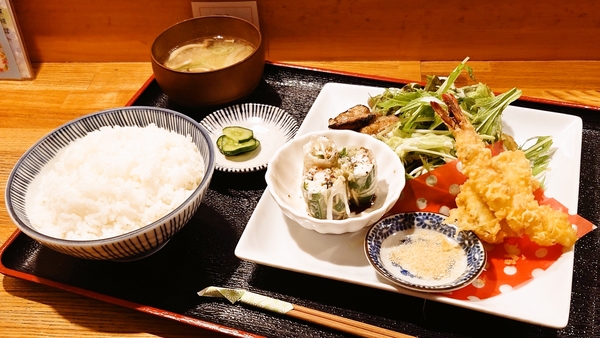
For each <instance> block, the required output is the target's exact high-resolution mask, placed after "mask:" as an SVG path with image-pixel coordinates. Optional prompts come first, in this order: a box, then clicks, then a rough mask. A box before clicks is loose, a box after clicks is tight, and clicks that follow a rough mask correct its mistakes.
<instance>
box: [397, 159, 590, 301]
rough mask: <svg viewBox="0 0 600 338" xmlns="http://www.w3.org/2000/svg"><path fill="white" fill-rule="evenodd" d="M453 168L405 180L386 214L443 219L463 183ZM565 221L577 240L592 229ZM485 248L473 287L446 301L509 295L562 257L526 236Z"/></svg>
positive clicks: (578, 220)
mask: <svg viewBox="0 0 600 338" xmlns="http://www.w3.org/2000/svg"><path fill="white" fill-rule="evenodd" d="M457 164H458V161H454V162H451V163H448V164H446V165H444V166H442V167H440V168H437V169H435V170H433V171H431V172H429V173H428V174H425V175H421V176H419V177H417V178H416V179H412V180H407V181H406V187H405V188H404V190H403V192H402V196H401V197H400V199H399V200H398V202H397V203H396V205H394V207H393V208H392V209H391V210H390V212H389V213H388V214H396V213H401V212H411V211H429V212H436V213H441V214H446V215H447V214H448V210H450V209H452V208H455V207H456V203H455V201H454V199H455V197H456V194H457V193H458V191H459V187H460V185H461V184H462V183H463V182H464V181H465V176H464V175H463V174H462V173H461V172H460V171H459V170H458V169H457ZM535 196H536V199H537V200H538V202H539V203H540V204H548V205H550V206H551V207H553V208H554V209H557V210H563V211H567V208H566V207H564V206H563V205H562V204H561V203H560V202H558V201H557V200H555V199H553V198H548V197H546V196H545V195H544V193H543V191H541V189H538V191H536V193H535ZM569 220H570V221H571V222H572V223H573V224H575V225H576V226H577V236H578V238H581V237H582V236H583V235H585V234H587V233H588V232H590V231H592V230H594V229H595V226H594V225H593V224H592V223H590V222H589V221H587V220H586V219H584V218H582V217H580V216H579V215H569ZM485 246H486V251H487V255H488V257H487V258H488V259H487V264H486V267H485V270H484V271H483V272H482V273H481V275H480V276H479V278H477V279H476V280H475V281H474V282H473V283H471V284H469V285H467V286H466V287H464V288H462V289H459V290H456V291H453V292H452V293H448V294H446V295H447V296H448V297H450V298H455V299H462V300H476V299H485V298H490V297H493V296H496V295H498V294H500V293H502V292H507V291H510V290H511V289H514V288H516V287H518V286H520V285H522V284H523V283H526V282H527V281H529V280H531V279H533V278H534V277H535V276H536V275H537V274H539V273H541V272H543V271H544V270H546V269H547V268H548V267H550V266H551V265H552V264H553V263H554V262H556V261H557V260H558V258H559V257H560V256H561V255H562V254H563V247H562V246H561V245H554V246H550V247H542V246H539V245H537V244H535V243H533V242H531V241H530V240H529V238H527V236H523V237H521V238H509V239H505V240H504V242H503V243H502V244H495V245H494V244H487V243H486V244H485ZM567 250H570V249H567Z"/></svg>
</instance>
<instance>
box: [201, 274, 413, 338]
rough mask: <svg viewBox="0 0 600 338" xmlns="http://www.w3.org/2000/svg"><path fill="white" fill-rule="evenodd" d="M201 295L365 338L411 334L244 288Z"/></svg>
mask: <svg viewBox="0 0 600 338" xmlns="http://www.w3.org/2000/svg"><path fill="white" fill-rule="evenodd" d="M198 295H199V296H201V297H217V298H225V299H227V300H228V301H229V302H231V304H235V303H237V302H240V303H243V304H247V305H251V306H254V307H258V308H261V309H263V310H267V311H271V312H275V313H279V314H283V315H286V316H290V317H293V318H297V319H301V320H304V321H306V322H309V323H314V324H318V325H321V326H325V327H329V328H332V329H335V330H338V331H341V332H345V333H350V334H353V335H356V336H361V337H367V338H384V337H398V338H414V337H413V336H409V335H406V334H403V333H399V332H396V331H392V330H388V329H384V328H381V327H378V326H374V325H370V324H367V323H362V322H359V321H356V320H352V319H348V318H344V317H340V316H336V315H333V314H331V313H327V312H322V311H318V310H315V309H311V308H307V307H304V306H300V305H296V304H292V303H290V302H285V301H282V300H279V299H275V298H272V297H268V296H264V295H260V294H257V293H254V292H250V291H246V290H244V289H231V288H224V287H217V286H209V287H207V288H204V289H202V290H201V291H199V292H198Z"/></svg>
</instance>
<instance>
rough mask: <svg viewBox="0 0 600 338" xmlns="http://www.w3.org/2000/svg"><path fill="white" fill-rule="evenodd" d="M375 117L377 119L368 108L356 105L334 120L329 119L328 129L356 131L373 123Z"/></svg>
mask: <svg viewBox="0 0 600 338" xmlns="http://www.w3.org/2000/svg"><path fill="white" fill-rule="evenodd" d="M375 117H377V114H375V113H372V112H371V109H370V108H369V107H367V106H365V105H362V104H357V105H356V106H354V107H352V108H350V109H348V110H346V111H345V112H343V113H340V114H339V115H338V116H336V117H335V118H330V119H329V128H330V129H350V130H358V129H360V128H362V127H364V126H366V125H368V124H369V123H371V122H373V121H374V120H375Z"/></svg>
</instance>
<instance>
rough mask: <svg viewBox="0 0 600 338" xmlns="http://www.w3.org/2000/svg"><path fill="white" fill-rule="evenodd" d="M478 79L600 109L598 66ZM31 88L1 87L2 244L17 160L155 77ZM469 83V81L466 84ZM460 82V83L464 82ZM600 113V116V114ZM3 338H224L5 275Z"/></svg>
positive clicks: (39, 66) (56, 70)
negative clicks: (56, 132)
mask: <svg viewBox="0 0 600 338" xmlns="http://www.w3.org/2000/svg"><path fill="white" fill-rule="evenodd" d="M291 63H293V64H297V65H303V66H307V67H317V68H323V69H331V70H340V71H345V72H351V73H357V74H367V75H374V76H381V77H390V78H399V79H406V80H410V81H423V80H424V79H425V77H426V75H427V74H440V75H445V74H447V73H448V72H449V71H450V70H452V69H453V68H454V67H455V66H456V63H455V62H419V61H386V62H291ZM470 65H471V66H472V67H473V68H474V71H475V76H476V77H477V78H478V80H479V81H481V82H485V83H488V84H489V85H490V87H491V88H492V89H494V90H496V91H504V90H506V89H509V88H511V87H513V86H515V87H518V88H521V89H523V95H527V96H533V97H538V98H544V99H550V100H561V101H568V102H572V103H578V104H583V105H589V106H596V107H600V62H592V61H583V62H582V61H577V62H567V61H565V62H562V61H561V62H500V61H498V62H481V61H479V62H478V61H473V62H470ZM33 69H34V72H35V79H34V80H32V81H23V82H21V81H0V93H2V95H0V107H2V108H1V109H0V243H4V242H5V241H6V240H7V238H9V236H10V235H11V234H12V233H13V232H14V231H15V229H16V228H15V226H14V224H13V223H12V221H11V220H10V218H9V216H8V213H7V211H6V207H5V201H4V192H5V191H4V189H5V186H6V181H7V177H8V175H9V173H10V170H11V169H12V167H13V166H14V164H15V163H16V161H17V160H18V159H19V157H20V156H21V155H22V154H23V153H24V152H25V151H26V150H27V149H28V148H29V147H30V146H31V145H32V144H33V143H34V142H36V141H37V140H38V139H39V138H40V137H42V136H43V135H45V134H46V133H48V132H49V131H51V130H52V129H54V128H56V127H58V126H60V125H61V124H63V123H65V122H67V121H69V120H72V119H74V118H76V117H79V116H81V115H84V114H87V113H92V112H94V111H98V110H103V109H107V108H113V107H119V106H123V105H125V104H126V103H127V101H128V100H129V99H130V98H131V97H132V96H133V95H134V94H135V93H136V91H137V90H138V89H139V88H140V87H141V86H142V85H143V84H144V83H145V81H146V80H147V79H148V78H149V77H150V76H151V74H152V70H151V66H150V63H149V62H134V63H36V64H34V65H33ZM463 80H464V81H466V79H463ZM463 80H461V81H463ZM599 113H600V112H599ZM0 336H2V337H44V336H45V337H154V336H160V337H217V336H221V335H220V334H218V333H216V332H212V331H207V330H204V329H200V328H197V327H193V326H190V325H186V324H182V323H178V322H174V321H171V320H168V319H164V318H159V317H155V316H152V315H149V314H145V313H141V312H137V311H135V310H130V309H126V308H121V307H118V306H116V305H112V304H106V303H103V302H100V301H97V300H94V299H88V298H85V297H82V296H78V295H75V294H71V293H68V292H65V291H61V290H57V289H53V288H51V287H48V286H44V285H39V284H36V283H31V282H27V281H23V280H20V279H16V278H13V277H7V276H0Z"/></svg>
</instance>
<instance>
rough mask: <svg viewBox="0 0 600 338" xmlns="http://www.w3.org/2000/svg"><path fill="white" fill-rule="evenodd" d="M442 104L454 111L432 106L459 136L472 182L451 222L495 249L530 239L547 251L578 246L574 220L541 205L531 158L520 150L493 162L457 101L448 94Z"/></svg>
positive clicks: (458, 143) (465, 188) (459, 147)
mask: <svg viewBox="0 0 600 338" xmlns="http://www.w3.org/2000/svg"><path fill="white" fill-rule="evenodd" d="M442 99H443V100H444V103H446V105H447V106H448V111H446V110H445V109H444V108H443V107H442V106H441V105H439V104H438V103H437V102H431V106H432V107H433V109H434V110H435V112H436V113H437V114H438V115H439V116H440V117H441V118H442V120H443V121H444V123H445V124H446V125H447V126H448V128H449V129H450V130H451V131H452V133H453V134H454V138H455V140H456V141H455V147H456V154H457V157H458V159H459V161H460V162H461V164H462V172H463V174H464V175H465V176H466V177H467V180H466V182H465V183H464V184H463V185H462V186H461V188H460V193H459V194H458V195H457V196H456V205H457V208H455V209H452V210H451V211H450V214H449V217H448V220H447V221H448V222H456V224H457V226H458V227H459V228H461V229H462V230H471V231H473V232H475V234H476V235H477V236H478V237H480V238H481V239H482V240H483V241H486V242H489V243H501V242H502V241H503V240H504V238H506V237H519V236H521V235H527V236H529V238H530V239H531V240H532V241H533V242H535V243H537V244H539V245H541V246H550V245H554V244H557V243H558V244H561V245H563V246H565V247H570V246H572V245H573V243H575V240H576V239H577V234H576V231H575V229H573V227H572V225H571V223H570V222H569V220H568V215H567V214H566V213H563V212H561V211H558V210H554V209H552V208H551V207H549V206H547V205H539V204H538V202H537V201H536V200H535V197H534V195H533V192H534V191H535V190H536V189H537V188H538V187H539V182H538V181H537V180H535V179H534V178H533V176H532V174H531V166H530V163H529V160H527V158H526V157H525V154H524V153H523V152H522V151H521V150H514V151H504V152H502V153H500V154H499V155H497V156H492V153H491V150H490V149H488V148H487V147H486V146H485V144H484V143H483V141H482V140H481V138H480V136H479V135H478V134H477V132H476V131H475V128H473V126H472V125H471V123H470V122H469V121H468V120H467V119H466V117H465V116H464V115H463V113H462V110H461V108H460V105H459V104H458V102H457V101H456V98H455V97H454V96H453V95H451V94H444V95H443V96H442Z"/></svg>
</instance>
